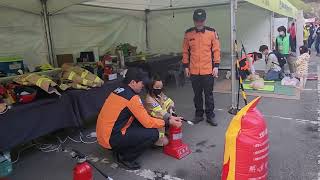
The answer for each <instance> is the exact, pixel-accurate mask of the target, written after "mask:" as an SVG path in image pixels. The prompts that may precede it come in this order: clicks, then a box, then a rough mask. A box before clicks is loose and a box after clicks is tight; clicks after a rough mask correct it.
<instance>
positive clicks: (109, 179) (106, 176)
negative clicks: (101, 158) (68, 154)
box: [87, 160, 113, 180]
mask: <svg viewBox="0 0 320 180" xmlns="http://www.w3.org/2000/svg"><path fill="white" fill-rule="evenodd" d="M87 162H88V163H89V164H90V165H91V166H92V167H93V168H95V169H96V170H97V171H98V172H99V173H100V174H101V175H102V176H104V177H105V178H107V179H108V180H113V179H112V178H111V177H109V176H108V175H107V174H105V173H104V172H102V171H101V170H100V169H99V168H97V166H95V165H94V164H93V163H92V162H90V161H88V160H87Z"/></svg>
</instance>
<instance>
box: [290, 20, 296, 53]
mask: <svg viewBox="0 0 320 180" xmlns="http://www.w3.org/2000/svg"><path fill="white" fill-rule="evenodd" d="M288 33H289V34H290V46H291V47H290V48H291V51H292V52H296V46H297V39H296V25H295V22H292V23H291V26H290V27H289V28H288Z"/></svg>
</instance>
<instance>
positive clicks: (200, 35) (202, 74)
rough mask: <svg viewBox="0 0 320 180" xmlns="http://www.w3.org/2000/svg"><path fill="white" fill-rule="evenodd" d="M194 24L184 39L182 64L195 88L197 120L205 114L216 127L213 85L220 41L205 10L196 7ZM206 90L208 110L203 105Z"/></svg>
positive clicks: (218, 62)
mask: <svg viewBox="0 0 320 180" xmlns="http://www.w3.org/2000/svg"><path fill="white" fill-rule="evenodd" d="M193 21H194V25H195V27H192V28H190V29H188V30H187V31H186V32H185V35H184V42H183V60H182V62H183V65H184V67H185V72H186V76H187V77H190V79H191V82H192V88H193V91H194V105H195V108H196V113H195V119H194V122H195V123H199V122H200V121H203V120H204V118H203V115H204V113H205V114H206V117H207V122H208V123H209V124H211V125H212V126H217V125H218V124H217V121H216V120H215V119H214V117H215V114H214V112H213V111H214V100H213V84H214V78H215V77H218V68H219V64H220V42H219V38H218V34H217V32H216V31H215V29H213V28H210V27H207V26H205V21H206V12H205V10H203V9H197V10H195V11H194V14H193ZM203 93H204V96H205V110H204V108H203Z"/></svg>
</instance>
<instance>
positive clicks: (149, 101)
mask: <svg viewBox="0 0 320 180" xmlns="http://www.w3.org/2000/svg"><path fill="white" fill-rule="evenodd" d="M147 89H148V94H147V96H146V100H145V108H146V110H147V111H148V113H149V114H150V115H151V116H152V117H155V118H159V119H167V118H169V117H171V116H172V113H174V102H173V101H172V100H171V99H170V98H168V97H167V96H166V95H165V94H164V93H163V83H162V81H161V79H160V78H159V77H154V78H153V81H152V82H151V83H150V84H149V85H148V86H147ZM159 136H160V138H159V140H158V141H157V142H156V143H155V145H156V146H165V145H167V144H168V143H169V140H168V138H167V137H166V135H165V128H161V129H159Z"/></svg>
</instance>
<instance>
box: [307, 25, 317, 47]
mask: <svg viewBox="0 0 320 180" xmlns="http://www.w3.org/2000/svg"><path fill="white" fill-rule="evenodd" d="M315 31H316V30H315V26H314V25H313V24H312V23H311V25H310V27H309V37H308V48H309V49H311V47H312V45H313V43H314V40H315Z"/></svg>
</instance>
